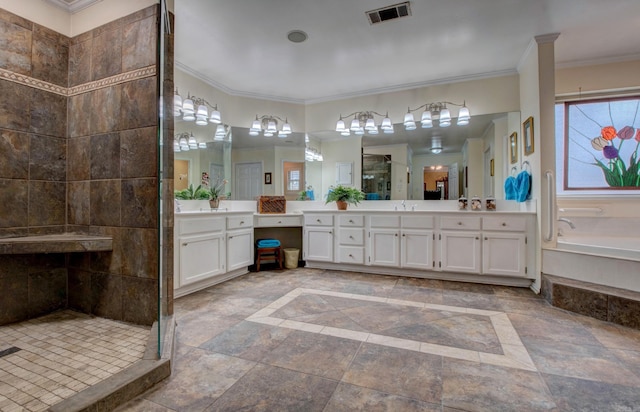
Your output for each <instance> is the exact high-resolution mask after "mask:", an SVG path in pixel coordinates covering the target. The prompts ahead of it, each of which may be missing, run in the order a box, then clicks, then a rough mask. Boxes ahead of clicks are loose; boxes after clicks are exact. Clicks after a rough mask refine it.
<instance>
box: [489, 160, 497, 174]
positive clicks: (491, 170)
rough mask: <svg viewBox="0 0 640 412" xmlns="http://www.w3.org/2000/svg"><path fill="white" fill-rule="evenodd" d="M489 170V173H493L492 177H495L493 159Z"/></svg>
mask: <svg viewBox="0 0 640 412" xmlns="http://www.w3.org/2000/svg"><path fill="white" fill-rule="evenodd" d="M489 169H490V170H489V172H490V173H491V176H493V175H494V174H495V172H496V169H495V166H494V162H493V159H491V160H490V161H489Z"/></svg>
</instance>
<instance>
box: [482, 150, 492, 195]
mask: <svg viewBox="0 0 640 412" xmlns="http://www.w3.org/2000/svg"><path fill="white" fill-rule="evenodd" d="M493 195H494V193H493V176H491V147H489V148H488V149H487V150H486V151H485V152H484V197H489V196H493Z"/></svg>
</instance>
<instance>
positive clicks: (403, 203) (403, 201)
mask: <svg viewBox="0 0 640 412" xmlns="http://www.w3.org/2000/svg"><path fill="white" fill-rule="evenodd" d="M405 203H406V201H405V200H404V199H403V200H402V203H401V205H402V209H403V210H407V205H406V204H405Z"/></svg>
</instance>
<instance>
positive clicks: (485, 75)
mask: <svg viewBox="0 0 640 412" xmlns="http://www.w3.org/2000/svg"><path fill="white" fill-rule="evenodd" d="M175 66H176V67H178V68H179V69H180V70H182V71H183V72H185V73H187V74H190V75H191V76H193V77H195V78H197V79H199V80H202V81H203V82H205V83H207V84H208V85H210V86H212V87H215V88H216V89H218V90H221V91H223V92H224V93H227V94H229V95H231V96H239V97H247V98H251V99H260V100H269V101H274V102H281V103H293V104H303V105H307V104H315V103H325V102H332V101H336V100H346V99H351V98H356V97H363V96H371V95H375V94H382V93H392V92H399V91H404V90H411V89H418V88H421V87H429V86H438V85H442V84H450V83H459V82H466V81H472V80H482V79H489V78H492V77H502V76H511V75H516V74H518V71H517V70H515V69H507V70H499V71H494V72H487V73H479V74H473V75H466V76H456V77H447V78H443V79H438V80H431V81H426V82H415V83H405V84H400V85H395V86H388V87H379V88H375V89H369V90H366V91H356V92H351V93H342V94H336V95H331V96H322V97H317V98H311V99H293V98H287V97H282V96H272V95H265V94H259V93H250V92H244V91H241V90H234V89H231V88H229V87H227V86H225V85H223V84H221V83H219V82H216V81H214V80H213V79H211V78H210V77H208V76H205V75H203V74H202V73H200V72H198V71H196V70H193V69H192V68H190V67H189V66H187V65H186V64H184V63H181V62H179V61H177V60H176V61H175Z"/></svg>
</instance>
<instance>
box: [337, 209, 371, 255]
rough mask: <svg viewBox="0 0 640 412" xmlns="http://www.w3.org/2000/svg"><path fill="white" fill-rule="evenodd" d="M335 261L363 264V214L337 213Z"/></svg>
mask: <svg viewBox="0 0 640 412" xmlns="http://www.w3.org/2000/svg"><path fill="white" fill-rule="evenodd" d="M336 219H337V221H338V230H337V241H336V242H335V243H336V247H337V250H336V251H335V262H336V263H353V264H359V265H363V264H364V256H365V253H364V232H365V231H364V215H354V214H348V215H341V214H339V215H337V216H336Z"/></svg>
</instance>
